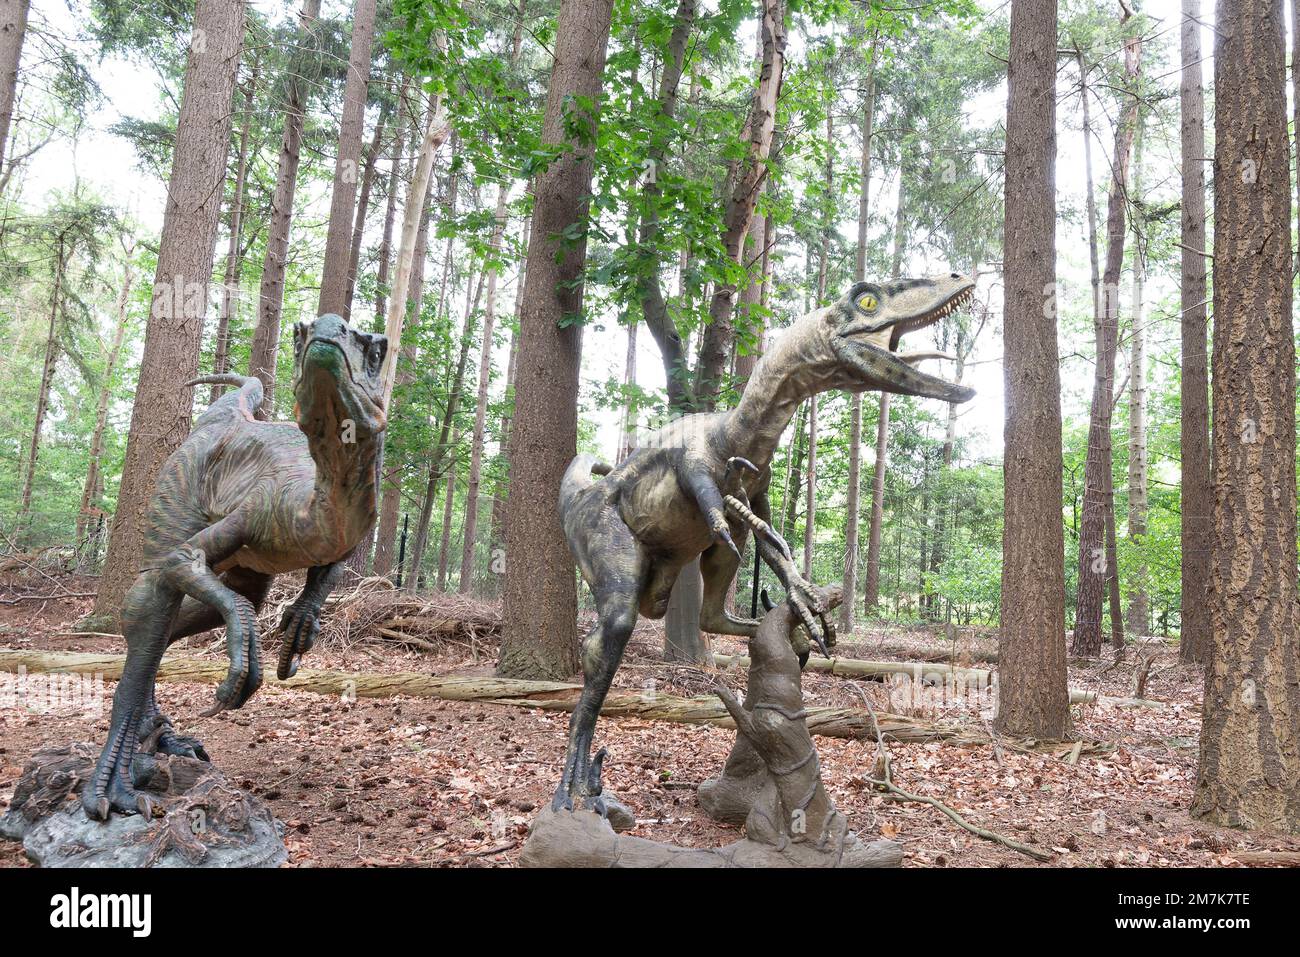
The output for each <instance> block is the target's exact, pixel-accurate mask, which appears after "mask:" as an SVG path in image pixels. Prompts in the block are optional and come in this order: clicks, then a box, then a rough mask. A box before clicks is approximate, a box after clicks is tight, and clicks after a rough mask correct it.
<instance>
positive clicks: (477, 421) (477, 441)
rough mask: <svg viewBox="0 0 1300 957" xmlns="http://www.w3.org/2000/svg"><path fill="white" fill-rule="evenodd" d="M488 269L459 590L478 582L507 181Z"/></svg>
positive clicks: (499, 191) (501, 190)
mask: <svg viewBox="0 0 1300 957" xmlns="http://www.w3.org/2000/svg"><path fill="white" fill-rule="evenodd" d="M495 217H496V218H495V220H494V225H493V227H492V242H491V252H490V253H489V254H488V255H489V260H490V261H489V262H488V263H487V264H486V266H485V269H486V271H487V294H486V299H485V302H484V307H483V348H482V351H481V353H480V355H479V361H478V400H477V402H476V403H475V405H474V436H473V441H472V443H471V445H470V453H469V480H468V482H467V483H466V486H465V542H464V546H463V548H462V550H461V557H460V584H459V586H458V588H459V591H461V592H462V593H464V592H468V591H469V590H470V588H471V586H472V585H473V582H474V546H475V544H476V542H475V538H476V534H477V532H478V493H479V486H480V484H481V483H482V478H483V443H484V431H485V428H486V426H487V404H488V385H489V383H490V382H491V381H492V345H493V335H494V334H495V332H496V313H497V273H498V271H499V270H498V266H497V262H496V260H497V259H498V257H499V256H500V251H501V239H502V236H503V235H504V234H505V228H506V185H505V184H504V183H503V184H501V186H499V187H498V189H497V208H496V214H495Z"/></svg>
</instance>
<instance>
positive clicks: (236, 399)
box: [185, 372, 262, 419]
mask: <svg viewBox="0 0 1300 957" xmlns="http://www.w3.org/2000/svg"><path fill="white" fill-rule="evenodd" d="M185 385H186V386H192V385H230V386H235V388H236V391H235V392H227V393H226V394H225V395H223V396H222V397H221V398H219V399H218V400H217V401H216V402H214V403H212V405H211V406H210V407H209V409H208V412H205V413H203V416H200V419H202V418H203V417H204V416H206V415H208V413H210V412H211V411H212V410H213V409H217V408H221V409H226V408H231V409H236V410H239V411H240V412H246V413H247V415H248V417H249V418H251V417H252V415H253V413H254V412H255V411H257V408H258V407H259V406H260V405H261V404H262V380H261V379H259V378H257V376H249V375H237V374H235V373H233V372H222V373H219V374H217V375H201V376H199V377H198V378H197V379H191V380H190V381H189V382H186V383H185Z"/></svg>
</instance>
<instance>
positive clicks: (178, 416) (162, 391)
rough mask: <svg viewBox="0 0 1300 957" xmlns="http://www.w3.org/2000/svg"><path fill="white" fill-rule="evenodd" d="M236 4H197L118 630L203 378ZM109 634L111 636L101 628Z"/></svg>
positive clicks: (130, 498)
mask: <svg viewBox="0 0 1300 957" xmlns="http://www.w3.org/2000/svg"><path fill="white" fill-rule="evenodd" d="M244 13H245V6H244V4H243V3H242V2H240V0H198V5H197V7H196V8H195V11H194V34H195V35H196V36H204V37H206V38H207V39H206V42H205V43H202V44H193V43H192V44H190V47H189V59H188V63H187V64H186V68H185V85H184V92H183V93H182V95H181V107H180V114H179V117H178V119H177V124H176V137H175V147H174V149H173V153H172V175H171V179H170V182H169V183H168V189H167V207H166V211H165V213H164V215H163V228H162V236H161V237H160V241H159V243H158V249H159V254H158V268H157V274H156V275H155V277H154V287H153V307H152V309H151V310H150V314H149V321H148V324H147V326H146V328H145V342H144V354H143V356H142V357H141V360H140V379H139V382H138V383H137V385H136V390H135V404H134V406H133V407H132V410H131V427H130V431H129V433H128V435H127V444H126V461H125V463H124V465H123V468H122V484H121V488H120V489H119V491H118V495H117V513H116V514H115V515H114V516H113V531H112V537H111V539H110V540H109V546H108V555H107V557H106V558H105V561H104V575H103V577H102V578H101V579H100V582H99V595H98V597H97V599H96V601H95V612H94V614H95V616H96V617H97V618H98V619H99V620H100V621H103V622H105V623H106V624H109V625H111V624H116V622H117V618H118V614H119V613H120V610H121V607H122V598H123V596H124V595H125V594H126V590H127V588H128V587H130V584H131V582H132V581H133V580H134V579H135V574H136V570H137V569H138V568H139V565H140V558H141V555H142V553H143V550H144V511H145V508H146V506H147V505H148V503H149V498H150V496H151V495H152V493H153V485H154V480H155V478H156V477H157V475H158V470H159V469H160V468H161V467H162V464H163V461H164V460H165V459H166V458H167V456H169V455H171V453H172V452H173V451H175V450H176V448H177V447H178V446H179V445H180V444H181V442H182V441H184V439H185V437H186V436H187V435H188V434H189V431H190V418H191V415H192V409H193V389H189V388H181V387H178V385H177V383H180V382H184V381H185V380H187V379H190V378H192V377H193V376H194V375H195V374H196V373H197V372H198V369H199V349H200V346H201V344H202V340H203V318H204V313H205V312H206V306H207V287H208V283H209V281H210V280H211V277H212V259H213V245H214V243H215V241H216V235H217V224H218V222H219V220H220V218H221V181H222V179H223V177H224V176H225V174H226V156H227V154H228V147H229V144H230V118H231V113H232V112H233V111H232V109H231V107H232V102H231V101H232V99H233V96H234V92H235V72H236V69H237V68H238V65H239V51H240V47H241V46H242V45H243V40H244ZM104 630H106V629H104Z"/></svg>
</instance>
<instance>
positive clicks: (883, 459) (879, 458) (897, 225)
mask: <svg viewBox="0 0 1300 957" xmlns="http://www.w3.org/2000/svg"><path fill="white" fill-rule="evenodd" d="M906 248H907V181H906V170H905V169H901V168H900V170H899V181H898V205H897V207H896V208H895V209H894V251H893V262H892V263H891V267H890V274H891V275H892V276H893V277H894V278H895V279H897V278H898V277H899V275H900V274H901V273H902V271H903V254H904V252H905V250H906ZM864 269H865V263H864ZM888 472H889V393H888V392H882V393H880V397H879V399H877V415H876V464H875V466H874V467H873V469H872V478H871V526H870V528H869V529H868V531H867V582H866V594H865V595H864V597H863V601H862V608H863V611H864V612H865V613H866V614H867V616H868V617H870V616H872V615H877V614H879V605H880V548H881V540H882V530H883V528H884V524H885V477H886V476H887V475H888Z"/></svg>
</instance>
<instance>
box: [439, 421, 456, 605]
mask: <svg viewBox="0 0 1300 957" xmlns="http://www.w3.org/2000/svg"><path fill="white" fill-rule="evenodd" d="M457 438H458V437H457V436H456V435H454V434H453V435H452V438H451V443H452V448H453V449H454V448H455V446H456V441H457ZM445 471H446V476H445V478H444V479H443V502H442V538H441V540H440V541H439V544H438V591H441V592H445V591H446V590H447V566H448V564H449V562H450V559H451V518H452V515H453V514H455V511H456V455H455V453H454V451H453V452H452V453H451V454H450V455H449V456H448V459H447V468H446V470H445Z"/></svg>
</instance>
